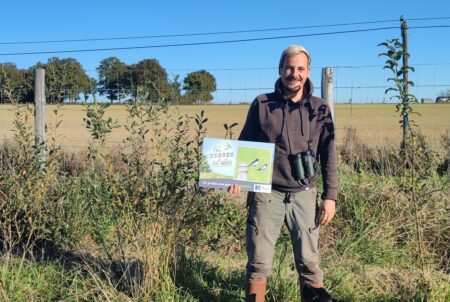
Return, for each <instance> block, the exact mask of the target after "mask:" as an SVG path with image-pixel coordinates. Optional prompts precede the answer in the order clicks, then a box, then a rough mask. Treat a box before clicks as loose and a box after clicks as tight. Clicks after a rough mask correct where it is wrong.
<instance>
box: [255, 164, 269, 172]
mask: <svg viewBox="0 0 450 302" xmlns="http://www.w3.org/2000/svg"><path fill="white" fill-rule="evenodd" d="M266 169H267V164H264V165H262V166H261V167H259V169H258V170H257V171H265V170H266Z"/></svg>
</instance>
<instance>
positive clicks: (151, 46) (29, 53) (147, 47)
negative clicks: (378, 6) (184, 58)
mask: <svg viewBox="0 0 450 302" xmlns="http://www.w3.org/2000/svg"><path fill="white" fill-rule="evenodd" d="M390 29H398V27H397V26H390V27H379V28H366V29H356V30H345V31H335V32H323V33H312V34H301V35H289V36H277V37H264V38H249V39H237V40H222V41H209V42H192V43H178V44H160V45H146V46H129V47H109V48H92V49H75V50H49V51H33V52H11V53H0V56H20V55H37V54H56V53H78V52H97V51H111V50H131V49H149V48H167V47H183V46H199V45H213V44H227V43H241V42H254V41H265V40H277V39H288V38H299V37H313V36H325V35H335V34H348V33H359V32H369V31H382V30H390Z"/></svg>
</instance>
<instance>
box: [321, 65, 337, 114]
mask: <svg viewBox="0 0 450 302" xmlns="http://www.w3.org/2000/svg"><path fill="white" fill-rule="evenodd" d="M321 96H322V99H324V100H325V101H327V103H328V106H329V107H330V110H331V115H332V117H333V119H334V106H333V68H331V67H326V68H322V85H321Z"/></svg>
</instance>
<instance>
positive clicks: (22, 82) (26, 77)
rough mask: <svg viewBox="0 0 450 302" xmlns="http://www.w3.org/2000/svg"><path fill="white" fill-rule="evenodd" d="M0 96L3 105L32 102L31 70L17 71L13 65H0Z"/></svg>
mask: <svg viewBox="0 0 450 302" xmlns="http://www.w3.org/2000/svg"><path fill="white" fill-rule="evenodd" d="M0 95H1V96H2V99H1V100H0V101H3V102H5V103H22V102H31V101H32V100H33V75H32V72H31V70H25V69H18V68H17V67H16V65H15V64H14V63H2V64H0Z"/></svg>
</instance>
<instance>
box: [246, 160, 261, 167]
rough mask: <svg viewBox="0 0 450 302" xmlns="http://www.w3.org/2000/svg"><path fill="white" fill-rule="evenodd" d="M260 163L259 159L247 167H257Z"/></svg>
mask: <svg viewBox="0 0 450 302" xmlns="http://www.w3.org/2000/svg"><path fill="white" fill-rule="evenodd" d="M258 163H259V159H258V158H257V159H255V160H254V161H252V162H251V163H249V164H248V165H247V167H253V166H257V165H258Z"/></svg>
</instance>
